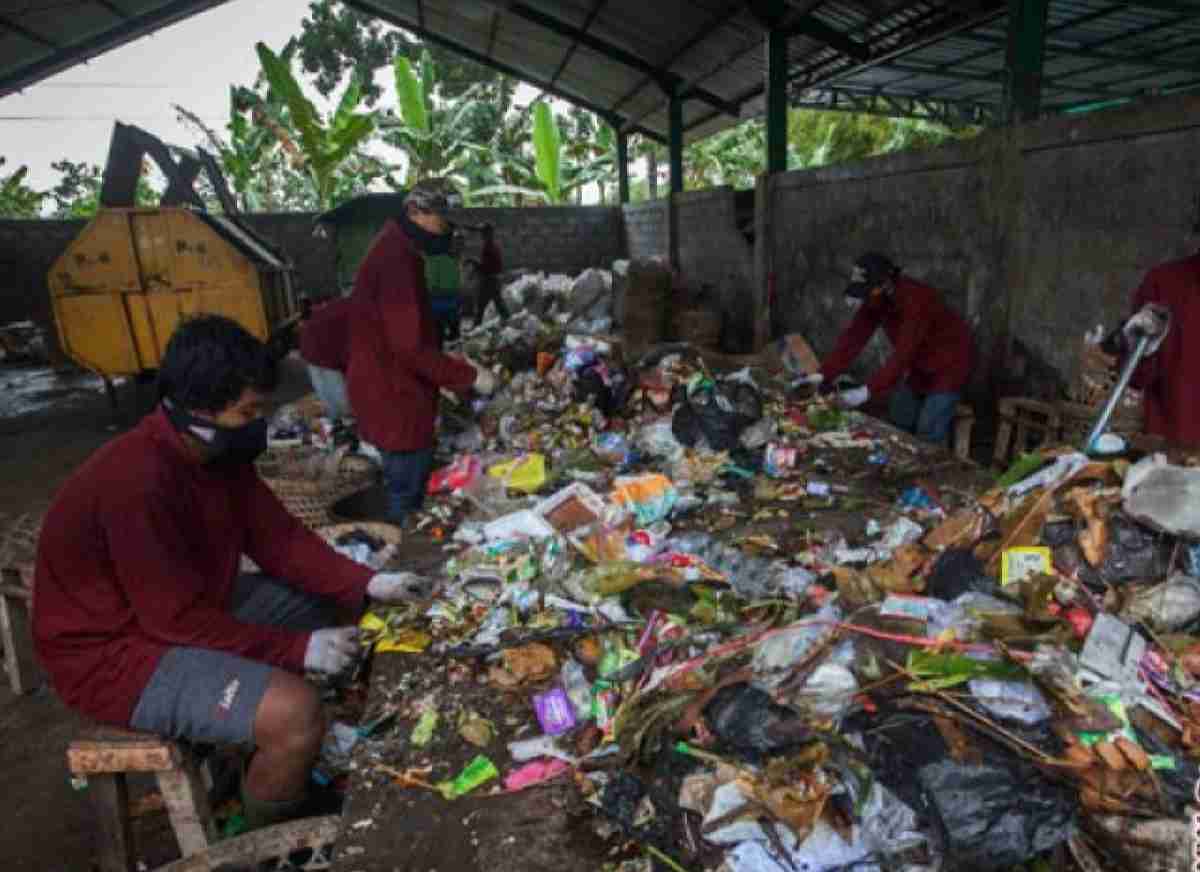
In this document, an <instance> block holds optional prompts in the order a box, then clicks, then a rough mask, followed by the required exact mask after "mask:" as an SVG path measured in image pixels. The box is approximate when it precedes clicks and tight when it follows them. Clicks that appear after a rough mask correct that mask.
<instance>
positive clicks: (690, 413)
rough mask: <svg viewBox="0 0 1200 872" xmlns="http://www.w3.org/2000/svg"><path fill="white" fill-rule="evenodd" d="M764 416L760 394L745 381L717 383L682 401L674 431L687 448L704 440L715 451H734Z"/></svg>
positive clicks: (700, 389) (676, 413) (684, 397)
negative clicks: (743, 436)
mask: <svg viewBox="0 0 1200 872" xmlns="http://www.w3.org/2000/svg"><path fill="white" fill-rule="evenodd" d="M762 416H763V403H762V397H761V396H760V395H759V393H758V391H756V390H755V389H754V388H752V387H751V386H750V385H748V384H745V383H744V382H731V381H725V382H718V383H717V384H715V385H712V386H705V387H701V388H699V389H697V390H695V391H692V392H691V393H690V394H687V395H685V396H683V397H682V398H681V400H680V403H679V408H678V410H676V412H675V417H674V418H673V419H672V420H671V432H672V433H674V434H675V438H676V439H678V440H679V441H680V443H682V444H683V445H686V446H687V447H688V448H691V447H693V446H694V445H696V443H698V442H699V441H700V440H701V439H702V438H703V439H704V441H705V442H707V443H708V445H709V447H710V448H712V450H713V451H732V450H733V449H735V448H737V447H738V444H739V443H738V437H739V436H740V435H741V434H742V431H743V430H745V429H746V428H747V427H749V426H750V425H751V424H753V423H754V422H756V421H758V420H759V419H760V418H762Z"/></svg>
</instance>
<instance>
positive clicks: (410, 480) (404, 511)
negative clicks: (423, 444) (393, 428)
mask: <svg viewBox="0 0 1200 872" xmlns="http://www.w3.org/2000/svg"><path fill="white" fill-rule="evenodd" d="M432 468H433V449H432V448H426V449H424V450H422V451H384V452H383V477H384V480H385V481H386V482H387V492H388V520H389V521H391V522H392V523H393V524H403V523H404V519H405V518H407V517H408V513H409V512H415V511H416V510H417V509H419V508H421V503H422V502H423V501H424V499H425V485H426V483H427V482H428V481H429V471H430V470H431V469H432Z"/></svg>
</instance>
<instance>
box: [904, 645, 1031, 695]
mask: <svg viewBox="0 0 1200 872" xmlns="http://www.w3.org/2000/svg"><path fill="white" fill-rule="evenodd" d="M908 671H909V672H911V673H912V674H913V675H915V676H917V677H918V678H920V679H922V680H921V681H916V682H913V683H912V684H910V685H909V689H910V690H914V691H933V690H942V689H944V688H947V687H954V686H955V685H957V684H962V683H964V682H967V681H970V680H971V679H972V678H1001V679H1019V678H1023V677H1025V676H1026V673H1025V671H1024V670H1022V669H1021V667H1019V666H1017V665H1015V664H1013V663H1009V662H1007V661H1005V660H976V659H975V658H973V657H966V656H964V655H962V654H935V653H933V652H930V651H910V652H909V655H908Z"/></svg>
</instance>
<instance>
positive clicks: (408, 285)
mask: <svg viewBox="0 0 1200 872" xmlns="http://www.w3.org/2000/svg"><path fill="white" fill-rule="evenodd" d="M351 300H352V303H353V306H352V316H351V325H350V365H349V368H348V369H347V371H346V386H347V388H348V391H349V394H350V405H351V407H352V408H353V409H354V414H355V416H356V420H357V423H358V432H359V435H360V436H362V437H363V438H364V439H366V440H367V441H368V442H370V443H371V444H372V445H374V446H375V447H376V448H379V449H381V450H383V451H418V450H421V449H425V448H429V447H431V446H432V445H433V427H434V421H435V419H436V417H437V402H438V388H449V389H450V390H457V391H465V390H467V389H468V388H470V387H471V385H472V384H473V383H474V382H475V369H474V367H472V366H471V365H470V364H468V363H464V362H463V361H461V360H459V359H457V358H453V357H448V356H447V355H445V354H442V353H441V352H440V351H438V341H437V327H436V325H435V322H434V318H433V311H432V310H431V309H430V306H429V292H428V291H427V290H426V288H425V263H424V260H423V259H422V258H421V255H420V254H419V253H418V252H417V250H416V249H415V248H414V247H413V244H412V242H411V241H410V240H409V238H408V235H407V234H406V233H405V232H404V231H403V230H402V229H401V228H400V225H399V224H397V223H396V222H395V221H388V222H387V223H386V224H385V225H384V226H383V230H381V231H380V232H379V235H378V236H377V237H375V241H374V242H373V243H372V244H371V248H370V250H369V251H368V252H367V256H366V257H365V258H363V262H362V265H361V266H360V267H359V268H358V274H357V275H356V276H355V278H354V294H353V296H352V297H351Z"/></svg>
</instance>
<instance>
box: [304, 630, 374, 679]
mask: <svg viewBox="0 0 1200 872" xmlns="http://www.w3.org/2000/svg"><path fill="white" fill-rule="evenodd" d="M361 651H362V648H361V647H360V646H359V644H358V627H327V628H325V629H324V630H314V631H313V633H312V635H311V636H309V637H308V648H307V649H305V651H304V668H305V669H306V670H308V671H310V672H324V673H325V674H326V675H337V674H338V673H341V672H344V671H345V670H347V669H349V668H350V666H351V664H353V663H354V660H355V658H357V657H358V655H359V653H360V652H361Z"/></svg>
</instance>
